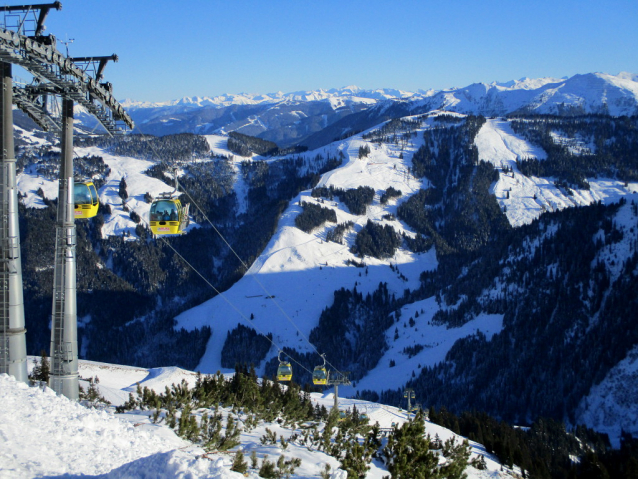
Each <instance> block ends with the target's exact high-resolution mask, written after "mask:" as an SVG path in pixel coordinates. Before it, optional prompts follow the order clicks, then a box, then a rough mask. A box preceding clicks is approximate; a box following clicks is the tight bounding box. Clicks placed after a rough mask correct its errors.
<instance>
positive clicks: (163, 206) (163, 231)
mask: <svg viewBox="0 0 638 479" xmlns="http://www.w3.org/2000/svg"><path fill="white" fill-rule="evenodd" d="M174 171H175V190H174V191H173V192H172V193H161V194H160V195H159V196H158V197H157V199H155V200H153V203H152V204H151V210H150V212H149V218H148V220H149V221H148V224H149V226H150V227H151V232H152V233H153V234H154V235H178V234H182V233H184V231H185V230H186V227H187V226H188V224H189V218H188V209H189V206H190V205H188V204H187V205H182V202H181V201H180V200H179V199H178V198H177V197H173V195H174V194H175V193H177V191H178V189H179V183H178V181H177V170H176V169H175V170H174Z"/></svg>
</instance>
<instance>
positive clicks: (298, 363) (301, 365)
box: [133, 210, 312, 375]
mask: <svg viewBox="0 0 638 479" xmlns="http://www.w3.org/2000/svg"><path fill="white" fill-rule="evenodd" d="M133 211H134V210H133ZM144 223H146V221H144ZM159 239H160V240H161V241H163V242H164V244H166V245H167V246H168V247H169V248H170V249H171V250H173V252H174V253H175V254H176V255H177V256H178V257H179V258H180V259H181V260H182V261H183V262H184V263H185V264H186V265H187V266H188V267H189V268H191V269H192V270H193V271H194V272H195V273H197V275H198V276H199V277H200V278H202V279H203V280H204V282H205V283H206V284H207V285H208V286H210V287H211V289H212V290H213V291H215V293H217V294H218V295H219V296H221V297H222V299H223V300H224V301H226V302H227V303H228V304H229V305H230V306H231V307H232V308H233V309H234V310H235V311H236V312H237V313H238V314H239V315H240V316H241V318H242V319H243V320H244V321H245V322H246V323H248V324H250V326H251V327H252V328H254V329H256V330H257V332H259V334H261V335H262V336H264V337H265V338H266V339H267V340H268V341H269V342H270V344H272V345H273V346H274V347H275V348H276V349H277V351H279V352H283V351H282V349H281V348H280V347H279V345H277V343H275V342H274V341H273V340H272V339H270V338H269V337H268V335H266V334H264V332H263V331H261V330H260V329H259V328H258V327H256V326H255V325H254V324H253V323H252V322H251V321H250V320H249V319H248V318H247V317H246V315H245V314H244V313H243V312H242V311H241V310H240V309H239V308H238V307H237V306H235V305H234V304H233V302H232V301H231V300H230V299H228V298H227V297H226V295H225V294H224V293H223V292H221V291H219V290H218V289H217V288H216V287H215V286H214V285H213V284H212V283H211V282H210V281H208V280H207V279H206V277H205V276H204V275H202V274H201V273H200V272H199V271H198V270H197V268H195V267H194V266H193V265H192V264H191V263H190V262H189V261H188V260H187V259H186V258H184V257H183V256H182V255H181V254H180V253H179V252H178V251H177V250H176V249H175V248H174V247H173V245H171V244H170V243H169V242H168V241H167V240H166V238H163V237H161V236H160V237H159ZM287 356H288V357H289V358H290V359H291V360H292V361H293V362H295V363H296V364H297V365H299V367H300V368H301V369H304V370H305V371H306V372H308V373H309V374H311V375H312V371H310V370H309V369H308V368H306V367H305V366H304V365H303V364H301V363H300V362H298V361H297V360H296V359H295V358H293V357H292V356H290V354H287Z"/></svg>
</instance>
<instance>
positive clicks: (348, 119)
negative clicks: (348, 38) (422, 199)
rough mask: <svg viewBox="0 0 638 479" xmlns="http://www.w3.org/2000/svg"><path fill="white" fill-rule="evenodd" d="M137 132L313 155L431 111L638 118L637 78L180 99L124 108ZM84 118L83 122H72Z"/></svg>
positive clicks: (601, 75) (624, 75)
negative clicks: (242, 141) (220, 137)
mask: <svg viewBox="0 0 638 479" xmlns="http://www.w3.org/2000/svg"><path fill="white" fill-rule="evenodd" d="M122 104H123V105H124V106H125V107H126V109H127V111H128V112H129V114H130V115H131V116H132V117H133V119H134V120H135V122H136V124H137V129H136V131H138V132H142V133H145V134H153V135H158V136H163V135H168V134H175V133H187V132H188V133H197V134H213V133H222V132H226V133H228V132H230V131H237V132H240V133H244V134H247V135H251V136H257V137H260V138H263V139H265V140H269V141H274V142H275V143H277V144H278V145H279V146H281V147H288V146H292V145H297V144H301V145H305V146H308V147H309V148H311V149H312V148H316V147H318V146H321V145H323V144H326V143H327V142H329V141H332V140H333V139H335V138H338V137H340V136H342V135H344V134H348V133H349V132H352V131H357V130H358V131H360V130H363V129H366V128H369V127H371V126H374V125H376V124H378V123H379V122H381V121H384V120H387V119H390V118H399V117H404V116H407V115H410V114H418V113H424V112H427V111H431V110H446V111H454V112H459V113H468V114H481V115H484V116H499V115H509V114H516V113H524V114H533V113H539V114H556V115H579V114H591V113H594V114H596V113H601V114H609V115H613V116H622V115H627V116H632V115H636V114H638V75H636V74H632V73H620V74H618V75H609V74H606V73H587V74H583V75H574V76H573V77H571V78H563V79H556V78H539V79H529V78H523V79H521V80H516V81H510V82H506V83H497V82H494V83H490V84H487V83H474V84H472V85H469V86H466V87H464V88H450V89H446V90H441V91H434V90H428V91H425V90H418V91H416V92H408V91H402V90H395V89H378V90H362V89H360V88H358V87H356V86H348V87H344V88H340V89H331V90H315V91H306V92H293V93H282V92H278V93H271V94H265V95H257V94H245V93H241V94H225V95H220V96H216V97H190V98H188V97H186V98H182V99H180V100H174V101H169V102H164V103H148V102H136V101H133V100H125V101H123V102H122ZM78 116H79V117H80V118H82V116H81V115H78Z"/></svg>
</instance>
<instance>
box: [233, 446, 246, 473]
mask: <svg viewBox="0 0 638 479" xmlns="http://www.w3.org/2000/svg"><path fill="white" fill-rule="evenodd" d="M230 470H231V471H235V472H239V473H241V474H245V473H246V472H247V471H248V463H247V462H246V458H244V453H243V452H241V450H240V451H237V452H236V453H235V459H234V460H233V465H232V467H231V468H230Z"/></svg>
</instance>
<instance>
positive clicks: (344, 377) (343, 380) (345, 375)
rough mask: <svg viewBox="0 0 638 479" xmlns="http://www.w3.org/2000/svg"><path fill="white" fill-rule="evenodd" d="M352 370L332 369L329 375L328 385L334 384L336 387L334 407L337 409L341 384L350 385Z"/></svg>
mask: <svg viewBox="0 0 638 479" xmlns="http://www.w3.org/2000/svg"><path fill="white" fill-rule="evenodd" d="M349 376H350V372H349V371H347V372H345V371H344V372H337V371H331V372H330V374H329V375H328V382H327V383H326V384H327V385H328V386H334V387H335V397H334V399H335V402H334V406H333V407H334V408H335V409H339V384H342V385H344V386H350V385H351V384H352V383H351V382H350V378H349Z"/></svg>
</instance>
